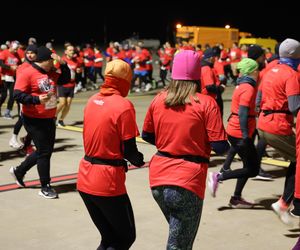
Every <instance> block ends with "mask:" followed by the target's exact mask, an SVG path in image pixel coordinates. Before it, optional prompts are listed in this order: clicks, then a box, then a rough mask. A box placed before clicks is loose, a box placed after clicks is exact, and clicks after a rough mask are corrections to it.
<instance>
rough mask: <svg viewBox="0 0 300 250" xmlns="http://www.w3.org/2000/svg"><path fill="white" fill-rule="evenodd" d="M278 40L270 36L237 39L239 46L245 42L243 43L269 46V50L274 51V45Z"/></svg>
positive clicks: (263, 46)
mask: <svg viewBox="0 0 300 250" xmlns="http://www.w3.org/2000/svg"><path fill="white" fill-rule="evenodd" d="M277 43H278V42H277V41H276V40H275V39H272V38H255V37H250V38H241V39H240V40H239V46H241V45H243V44H245V45H251V44H257V45H260V46H261V47H262V48H264V49H266V48H270V49H271V51H272V52H273V53H274V49H275V46H276V44H277Z"/></svg>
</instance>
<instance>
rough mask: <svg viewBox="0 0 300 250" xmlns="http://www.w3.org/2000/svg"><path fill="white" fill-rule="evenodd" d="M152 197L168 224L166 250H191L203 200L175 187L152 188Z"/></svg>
mask: <svg viewBox="0 0 300 250" xmlns="http://www.w3.org/2000/svg"><path fill="white" fill-rule="evenodd" d="M152 195H153V197H154V199H155V200H156V202H157V204H158V205H159V207H160V209H161V210H162V212H163V214H164V216H165V218H166V219H167V221H168V223H169V239H168V244H167V250H179V249H180V250H191V249H192V247H193V243H194V240H195V237H196V234H197V231H198V227H199V223H200V219H201V213H202V206H203V200H202V199H200V198H199V197H198V196H197V195H196V194H194V193H193V192H191V191H189V190H186V189H184V188H181V187H177V186H158V187H154V188H152Z"/></svg>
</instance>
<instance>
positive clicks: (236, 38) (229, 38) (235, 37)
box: [176, 25, 277, 52]
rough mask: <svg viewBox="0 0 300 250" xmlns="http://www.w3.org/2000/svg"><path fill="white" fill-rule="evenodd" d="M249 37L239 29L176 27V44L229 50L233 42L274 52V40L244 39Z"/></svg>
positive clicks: (249, 34) (275, 42) (248, 34)
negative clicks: (217, 45) (222, 46)
mask: <svg viewBox="0 0 300 250" xmlns="http://www.w3.org/2000/svg"><path fill="white" fill-rule="evenodd" d="M251 35H252V34H251V33H247V32H240V31H239V29H236V28H230V27H227V28H222V27H206V26H181V25H177V26H176V41H177V42H183V41H185V42H188V43H191V44H193V45H197V44H201V45H202V46H204V45H205V44H209V45H210V46H214V45H216V44H220V43H223V44H224V46H225V48H231V47H232V44H233V43H234V42H236V43H238V44H239V45H242V44H246V45H250V44H258V45H260V46H262V47H263V48H271V50H272V52H274V48H275V45H276V44H277V41H276V40H275V39H271V38H255V37H249V38H248V37H246V36H251Z"/></svg>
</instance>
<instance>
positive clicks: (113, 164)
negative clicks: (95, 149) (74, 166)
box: [84, 155, 127, 168]
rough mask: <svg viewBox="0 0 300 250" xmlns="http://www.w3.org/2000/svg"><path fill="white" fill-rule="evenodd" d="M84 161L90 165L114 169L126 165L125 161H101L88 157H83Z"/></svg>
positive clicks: (100, 159)
mask: <svg viewBox="0 0 300 250" xmlns="http://www.w3.org/2000/svg"><path fill="white" fill-rule="evenodd" d="M84 159H85V160H86V161H88V162H90V163H92V164H100V165H110V166H115V167H126V168H127V163H126V161H125V160H118V159H102V158H96V157H90V156H87V155H85V156H84Z"/></svg>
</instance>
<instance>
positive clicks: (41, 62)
mask: <svg viewBox="0 0 300 250" xmlns="http://www.w3.org/2000/svg"><path fill="white" fill-rule="evenodd" d="M53 59H55V60H58V59H59V57H58V56H57V55H54V54H52V52H51V51H50V50H49V49H48V48H46V47H44V46H41V47H39V48H38V49H37V57H36V61H35V62H34V63H32V64H31V65H29V66H28V67H27V68H26V69H24V70H23V71H22V74H20V75H18V77H17V81H16V85H15V89H14V98H15V99H16V101H18V102H20V103H22V115H23V124H24V127H25V129H26V131H27V132H28V133H29V135H30V136H31V138H32V140H33V142H34V145H35V146H36V151H35V152H33V153H31V154H30V155H29V156H28V157H26V159H25V160H24V161H23V162H22V163H21V164H20V165H19V166H17V167H11V168H10V170H9V171H10V173H11V174H12V176H13V177H14V179H15V180H16V183H17V184H18V186H20V187H25V183H24V181H23V179H24V176H25V174H26V173H27V171H29V170H30V169H31V168H32V167H33V166H34V165H37V169H38V173H39V177H40V183H41V190H40V192H39V195H41V196H43V197H45V198H48V199H54V198H58V195H57V193H56V191H55V190H54V189H53V188H52V187H51V185H50V181H51V178H50V159H51V155H52V152H53V148H54V142H55V130H56V127H55V112H56V101H57V100H56V84H61V83H65V82H68V81H69V80H70V70H69V68H68V66H67V65H66V64H62V63H63V62H61V67H60V69H61V73H60V74H59V73H57V72H56V71H54V70H53V67H54V66H53Z"/></svg>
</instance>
